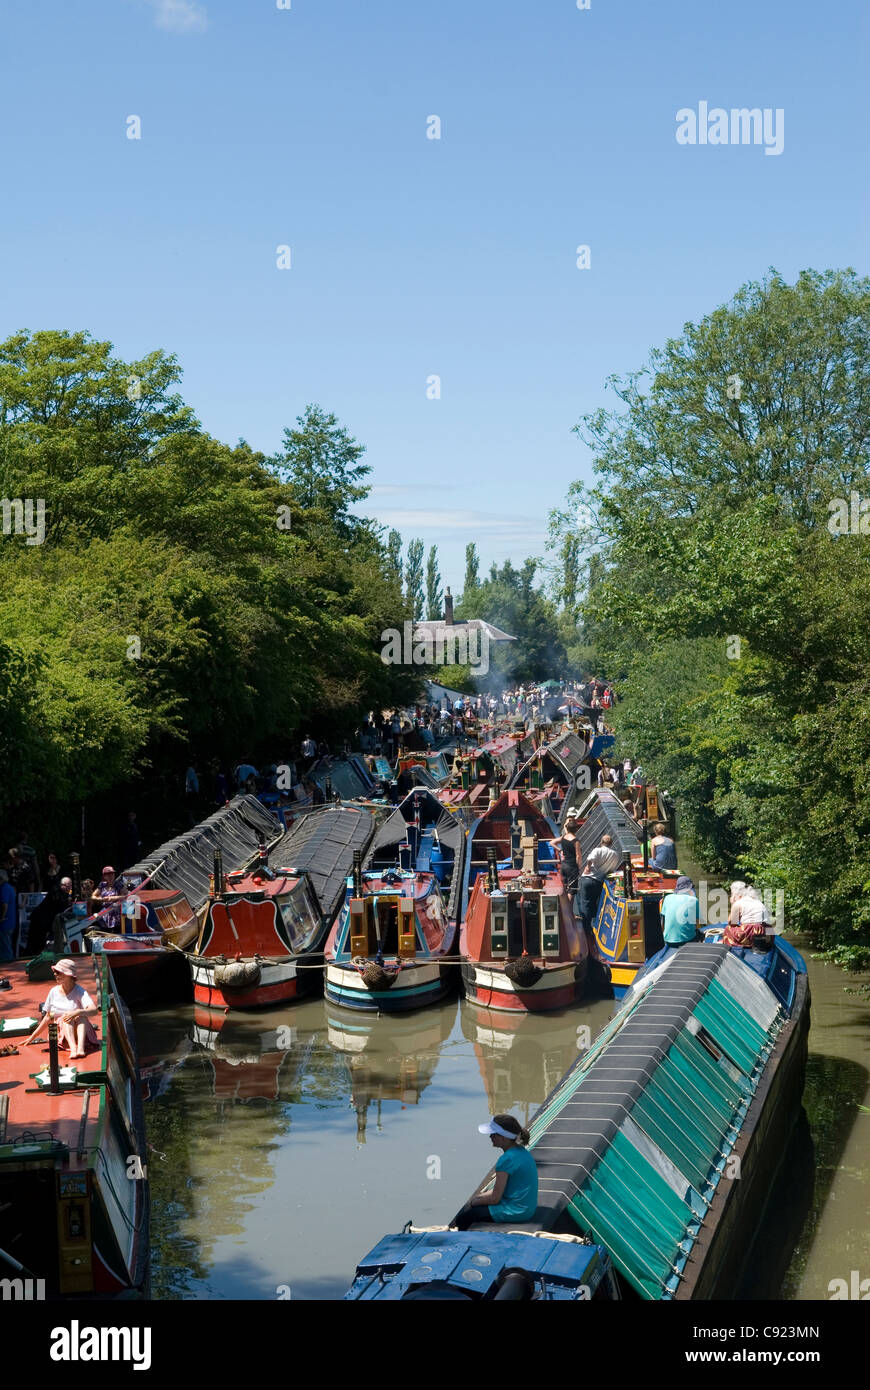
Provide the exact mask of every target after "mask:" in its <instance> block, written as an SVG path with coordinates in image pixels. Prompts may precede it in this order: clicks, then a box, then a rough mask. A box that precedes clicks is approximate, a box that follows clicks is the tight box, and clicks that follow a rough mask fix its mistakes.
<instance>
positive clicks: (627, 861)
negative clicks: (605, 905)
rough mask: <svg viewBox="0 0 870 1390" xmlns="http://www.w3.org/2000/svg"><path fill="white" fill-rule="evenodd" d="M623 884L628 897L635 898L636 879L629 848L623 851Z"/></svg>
mask: <svg viewBox="0 0 870 1390" xmlns="http://www.w3.org/2000/svg"><path fill="white" fill-rule="evenodd" d="M622 886H623V889H624V890H625V896H626V898H633V897H634V881H633V879H632V874H631V851H630V850H627V849H626V850H623V852H622Z"/></svg>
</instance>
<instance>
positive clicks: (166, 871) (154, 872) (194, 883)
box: [124, 796, 281, 909]
mask: <svg viewBox="0 0 870 1390" xmlns="http://www.w3.org/2000/svg"><path fill="white" fill-rule="evenodd" d="M280 830H281V822H280V821H279V820H278V818H277V817H276V816H274V815H273V814H272V812H271V811H269V810H267V808H266V807H265V806H264V805H263V803H262V802H261V801H258V799H257V798H256V797H255V796H237V797H234V798H233V800H232V801H231V802H230V803H229V805H228V806H222V807H221V809H220V810H219V811H215V813H214V815H212V816H209V817H208V819H207V820H204V821H202V822H201V824H199V825H197V826H195V827H194V828H193V830H188V831H186V832H185V834H184V835H177V836H176V837H175V838H174V839H172V840H167V841H166V843H165V844H163V845H161V846H160V847H159V849H155V850H154V851H153V852H152V853H151V854H149V855H148V857H147V858H146V859H140V860H139V862H138V863H137V864H131V865H130V866H129V867H128V868H126V869H125V870H124V877H125V878H126V877H128V876H132V875H134V874H135V875H140V874H141V875H142V877H143V878H145V877H149V876H150V881H149V883H148V887H154V888H175V889H180V890H181V892H183V893H184V895H185V897H186V898H187V901H188V902H189V903H190V905H191V907H192V908H194V909H197V908H199V907H201V906H202V904H203V903H204V902H205V901H206V899H207V898H208V892H209V879H210V875H211V873H212V869H213V867H214V855H215V850H217V849H219V850H221V852H222V854H223V860H224V868H225V869H226V870H227V871H229V870H231V869H240V868H243V867H244V866H245V865H246V864H247V863H248V862H249V861H250V860H251V859H252V858H253V857H254V855H255V854H256V852H257V847H258V845H259V844H260V843H261V842H262V841H264V840H265V841H266V843H269V842H270V841H272V840H274V839H275V837H276V836H277V835H278V834H279V833H280Z"/></svg>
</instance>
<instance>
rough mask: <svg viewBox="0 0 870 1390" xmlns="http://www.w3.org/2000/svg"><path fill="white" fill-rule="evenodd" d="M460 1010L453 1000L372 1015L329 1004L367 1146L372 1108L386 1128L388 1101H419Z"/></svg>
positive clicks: (334, 1042)
mask: <svg viewBox="0 0 870 1390" xmlns="http://www.w3.org/2000/svg"><path fill="white" fill-rule="evenodd" d="M456 1008H457V1003H456V1001H451V1002H449V1003H446V1004H443V1005H441V1006H440V1007H439V1008H436V1009H427V1010H426V1011H425V1012H421V1013H419V1014H411V1015H397V1014H390V1015H382V1016H381V1017H380V1018H371V1019H369V1018H366V1017H364V1016H362V1015H353V1016H349V1015H348V1014H347V1013H346V1012H345V1011H344V1010H341V1009H333V1008H331V1007H330V1006H329V1005H327V1008H326V1023H327V1038H328V1040H329V1043H330V1045H331V1046H332V1047H333V1048H335V1050H336V1052H339V1053H341V1054H342V1055H343V1057H344V1060H345V1066H346V1070H347V1075H348V1078H349V1081H350V1104H351V1106H352V1108H353V1109H354V1110H355V1111H356V1120H357V1131H356V1133H357V1139H358V1141H359V1142H360V1143H361V1144H364V1143H365V1140H366V1125H367V1123H368V1114H369V1109H370V1108H371V1107H374V1111H375V1119H376V1124H377V1127H378V1129H380V1128H381V1125H382V1112H381V1106H382V1103H383V1102H384V1101H388V1102H389V1101H392V1102H398V1104H399V1107H400V1108H401V1109H402V1110H404V1108H405V1107H406V1106H407V1105H419V1103H420V1099H421V1097H422V1094H423V1092H424V1091H425V1089H426V1087H427V1086H428V1085H429V1084H430V1082H431V1081H432V1078H433V1077H434V1075H435V1069H436V1067H437V1066H438V1060H439V1058H440V1056H441V1049H442V1048H443V1046H444V1044H445V1042H446V1041H447V1039H448V1038H449V1036H450V1034H451V1032H452V1030H453V1025H454V1023H455V1021H456Z"/></svg>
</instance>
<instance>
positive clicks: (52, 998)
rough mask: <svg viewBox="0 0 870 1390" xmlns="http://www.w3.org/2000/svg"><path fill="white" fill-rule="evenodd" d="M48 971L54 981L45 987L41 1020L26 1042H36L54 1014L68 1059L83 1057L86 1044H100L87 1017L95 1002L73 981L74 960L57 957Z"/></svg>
mask: <svg viewBox="0 0 870 1390" xmlns="http://www.w3.org/2000/svg"><path fill="white" fill-rule="evenodd" d="M51 973H52V975H53V976H54V978H55V980H56V981H57V983H56V984H55V985H54V986H53V988H52V989H50V990H49V991H48V995H47V996H46V1000H45V1004H44V1005H43V1009H44V1014H43V1018H42V1022H41V1023H40V1024H39V1025H38V1026H37V1027H36V1028H35V1029H34V1031H33V1032H32V1033H31V1035H30V1037H29V1038H28V1039H27V1042H26V1043H25V1046H26V1047H30V1045H31V1043H35V1042H37V1041H38V1040H39V1038H40V1037H41V1035H42V1033H43V1032H44V1031H46V1030H47V1029H48V1025H49V1023H50V1021H51V1019H52V1018H53V1019H54V1020H55V1021H56V1022H57V1024H58V1032H59V1034H60V1037H59V1040H58V1045H59V1046H60V1047H68V1048H69V1055H70V1061H74V1060H75V1059H76V1058H78V1057H84V1055H85V1053H86V1052H87V1050H88V1048H89V1047H97V1046H99V1041H100V1040H99V1038H98V1037H97V1035H96V1033H95V1032H94V1026H93V1024H92V1023H91V1020H90V1018H89V1017H88V1015H89V1014H93V1013H96V1012H97V1006H96V1004H95V1003H94V1001H93V999H92V998H91V996H90V995H89V994H88V992H87V990H86V989H84V988H83V987H82V986H81V985H77V984H76V968H75V963H74V962H73V961H71V960H59V961H58V962H57V964H56V965H53V966H52V969H51Z"/></svg>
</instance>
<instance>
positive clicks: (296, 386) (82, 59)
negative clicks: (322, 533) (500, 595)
mask: <svg viewBox="0 0 870 1390" xmlns="http://www.w3.org/2000/svg"><path fill="white" fill-rule="evenodd" d="M0 13H2V37H3V45H2V49H3V59H2V62H3V68H4V72H3V81H2V84H0V108H2V121H3V131H4V136H5V139H4V145H5V159H4V166H5V181H4V182H5V188H6V197H5V209H4V216H3V218H2V222H0V238H2V259H3V272H4V273H3V290H2V321H0V331H2V333H3V336H5V335H6V334H7V333H9V332H12V331H14V330H15V329H18V328H24V327H26V328H31V329H36V328H50V327H52V328H68V329H79V328H85V329H88V330H89V331H91V332H92V333H93V334H94V335H95V336H97V337H100V338H108V339H110V340H111V341H112V342H114V344H115V346H116V349H117V351H118V353H119V354H121V355H122V356H124V357H131V358H132V357H138V356H140V355H142V354H144V353H145V352H147V351H149V350H150V349H152V348H154V347H163V348H165V349H167V350H169V351H172V352H175V353H176V354H177V355H178V357H179V360H180V362H181V364H182V366H183V368H184V382H183V392H184V395H185V398H186V399H187V400H188V401H189V402H190V403H191V405H192V406H193V407H194V409H195V410H196V412H197V414H198V416H199V418H200V419H201V420H202V422H203V424H204V426H205V427H206V428H207V429H208V430H209V431H210V432H211V433H213V434H214V435H216V436H218V437H219V438H222V439H225V440H227V441H228V442H234V441H235V440H236V439H237V438H238V437H240V436H243V437H245V438H246V439H248V440H249V442H250V443H251V444H252V445H254V446H255V447H257V448H261V449H264V450H267V451H272V450H274V449H275V448H276V447H277V446H278V444H279V442H280V439H281V434H282V430H283V428H284V426H285V425H286V424H289V423H292V422H293V421H294V419H295V417H296V416H297V415H298V414H299V413H300V412H301V411H302V410H303V408H304V406H305V404H306V403H307V402H308V401H317V402H319V403H320V404H322V405H323V406H324V407H326V408H328V409H330V410H332V411H334V412H335V413H336V414H337V415H338V417H339V418H340V420H341V421H342V423H344V424H345V425H346V426H347V427H348V429H349V430H350V431H351V433H352V434H354V435H355V436H356V437H357V438H358V439H360V440H361V441H363V442H364V443H365V444H366V445H367V447H368V453H367V456H366V459H367V462H369V463H370V464H371V465H372V467H373V470H374V471H373V474H372V479H371V481H372V483H373V486H374V490H373V494H372V497H371V499H370V500H369V503H368V506H367V508H366V510H367V511H368V512H369V513H370V514H373V515H376V516H377V517H378V518H379V519H381V520H382V521H384V522H385V523H387V524H390V525H396V526H398V528H399V529H400V530H401V531H402V532H403V534H404V536H405V538H406V540H407V539H408V538H410V537H411V536H413V535H420V536H422V537H423V539H424V540H425V542H426V544H427V546H428V545H429V544H431V543H432V542H433V541H435V542H437V543H438V545H439V550H440V552H441V556H442V572H443V574H444V577H445V579H446V581H447V582H448V583H452V585H453V587H454V591H455V590H457V589H459V588H461V580H462V573H463V552H464V547H465V544H466V542H467V541H469V540H472V539H475V540H477V542H478V546H479V549H480V551H481V555H482V559H483V562H484V567H485V568H486V567H488V565H489V563H490V561H492V560H498V561H501V560H503V559H505V558H507V557H510V558H511V559H513V560H514V561H515V562H516V563H520V562H521V561H522V560H523V558H524V557H525V556H526V555H527V554H539V553H542V552H543V541H544V536H545V533H546V518H547V512H548V510H549V508H550V507H552V506H554V505H558V504H559V503H560V502H561V500H562V499H563V497H564V494H565V490H566V488H567V486H568V484H569V483H570V482H571V481H572V480H573V479H575V478H577V477H582V476H588V466H589V460H588V457H587V455H586V453H585V451H584V449H583V447H582V446H581V445H580V443H579V442H578V440H577V438H576V436H574V435H572V434H571V427H572V425H573V424H575V422H576V421H577V420H578V418H579V417H580V415H581V414H582V413H584V412H586V411H589V410H591V409H594V408H595V407H596V406H598V405H601V404H606V403H607V402H608V400H612V399H613V397H612V393H611V392H608V391H607V390H606V389H605V378H606V377H607V376H608V374H610V373H612V372H617V373H621V372H624V371H628V370H630V369H632V368H634V367H637V366H640V365H641V363H642V362H643V361H644V359H645V357H646V355H647V352H648V350H649V348H650V347H651V346H652V345H654V344H656V343H660V342H662V341H663V340H664V339H665V338H666V337H668V336H669V335H672V334H675V333H678V332H679V331H680V329H681V327H682V325H683V324H684V323H685V322H686V321H688V320H693V319H697V318H699V317H700V316H701V315H703V314H704V313H706V312H707V311H709V310H711V309H712V308H713V307H715V305H717V304H719V303H721V302H723V301H724V300H726V299H728V298H729V297H730V296H731V294H732V293H733V292H734V290H736V289H737V287H738V286H739V285H740V284H742V283H743V282H745V281H746V280H748V279H755V278H758V277H760V276H762V275H763V274H764V273H765V271H766V269H767V268H768V267H769V266H771V265H774V266H776V267H777V268H778V269H779V270H780V271H781V272H782V273H783V274H785V275H786V276H787V278H789V279H791V278H793V277H794V275H795V274H796V273H797V272H798V271H799V270H800V269H802V268H804V267H808V266H811V267H815V268H819V269H825V268H828V267H839V266H845V265H853V266H855V267H856V268H857V269H858V270H859V271H861V272H862V273H864V272H866V270H867V254H866V252H867V245H868V187H870V185H868V155H867V149H868V133H870V120H868V101H867V92H868V90H870V81H868V72H870V61H868V60H870V42H868V39H870V7H868V6H867V4H866V0H838V3H836V4H829V5H825V6H822V7H820V6H818V5H817V4H810V3H809V0H798V2H797V3H794V0H791V3H787V0H764V3H759V0H751V3H750V0H732V3H730V4H727V5H716V6H711V5H706V4H702V3H699V2H698V0H647V3H641V2H640V0H623V2H622V3H616V0H591V8H590V9H589V10H588V11H581V10H578V9H577V8H576V2H575V0H439V3H437V4H426V3H422V0H367V3H362V0H292V8H291V9H290V10H279V9H278V8H277V4H276V0H76V3H67V2H66V0H40V3H27V4H22V3H20V2H19V0H4V3H3V4H2V7H0ZM700 101H706V102H708V103H709V105H710V106H711V107H713V106H722V107H725V108H731V107H741V106H749V107H755V106H758V107H762V108H764V107H770V108H777V107H781V108H783V110H784V112H785V126H784V130H785V147H784V151H783V153H782V154H781V155H778V156H767V155H765V153H764V151H763V149H762V148H761V147H759V146H752V145H750V146H736V147H731V146H725V147H713V146H710V145H707V146H700V145H699V146H695V147H688V146H680V145H678V144H677V142H676V138H675V132H676V119H675V118H676V112H677V110H678V109H680V108H682V107H693V108H697V106H698V103H699V102H700ZM130 115H138V116H139V117H140V118H141V122H142V138H141V140H139V141H134V140H129V139H128V138H127V134H126V131H127V125H126V121H127V117H128V116H130ZM431 115H437V116H439V117H440V119H441V122H442V138H441V139H440V141H434V140H429V139H427V138H426V121H427V117H429V116H431ZM581 243H585V244H588V245H589V246H590V247H591V262H592V263H591V269H589V270H585V271H581V270H578V269H577V268H576V265H575V248H576V247H577V246H578V244H581ZM281 244H289V245H290V246H291V248H292V269H290V270H289V271H279V270H278V269H277V268H276V248H277V247H278V246H279V245H281ZM436 373H437V374H438V375H439V376H440V377H441V380H442V397H441V399H440V400H437V401H435V400H427V398H426V379H427V377H428V376H429V375H430V374H436Z"/></svg>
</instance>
